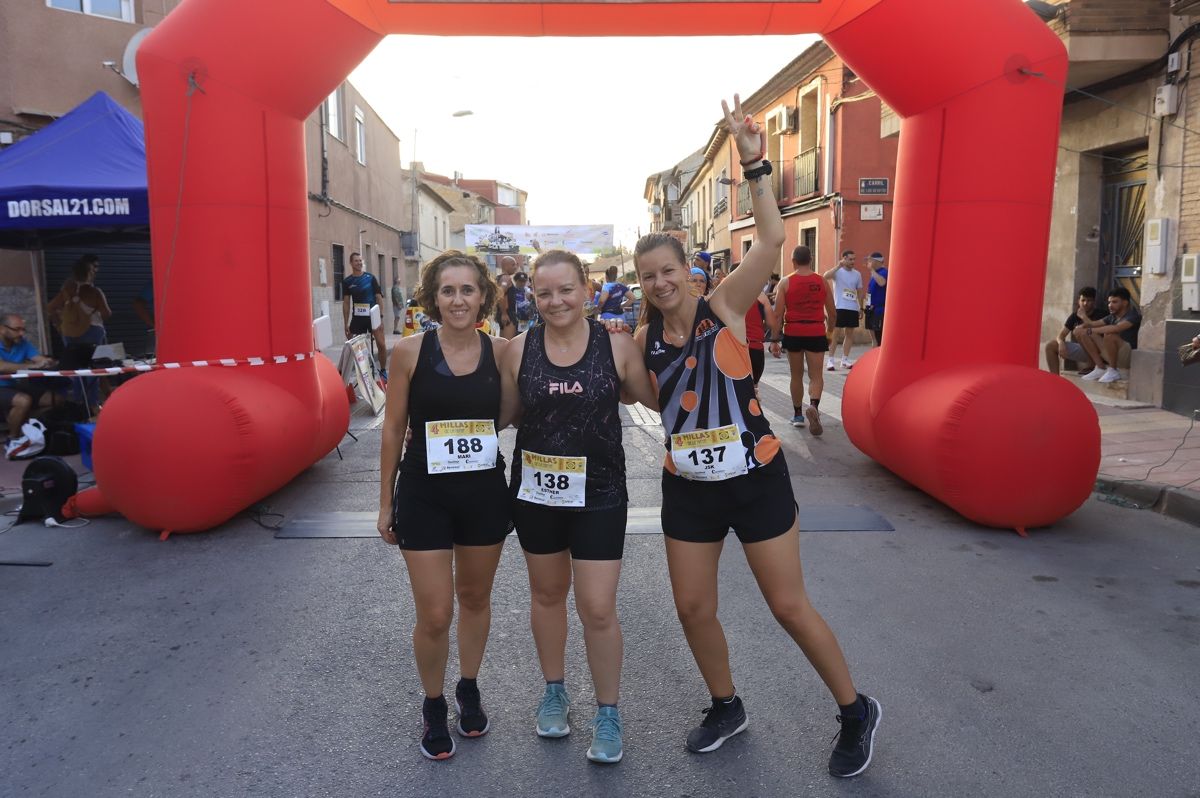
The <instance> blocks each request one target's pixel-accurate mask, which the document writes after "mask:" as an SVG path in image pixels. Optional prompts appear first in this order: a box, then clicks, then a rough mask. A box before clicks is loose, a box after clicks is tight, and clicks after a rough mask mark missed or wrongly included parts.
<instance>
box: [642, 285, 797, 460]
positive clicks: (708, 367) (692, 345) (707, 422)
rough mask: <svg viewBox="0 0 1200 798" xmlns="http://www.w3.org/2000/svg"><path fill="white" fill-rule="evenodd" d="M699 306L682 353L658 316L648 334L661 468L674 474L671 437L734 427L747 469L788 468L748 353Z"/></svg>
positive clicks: (709, 310) (706, 307) (705, 303)
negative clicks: (662, 448)
mask: <svg viewBox="0 0 1200 798" xmlns="http://www.w3.org/2000/svg"><path fill="white" fill-rule="evenodd" d="M697 303H698V305H697V308H696V321H695V327H694V329H693V332H692V335H691V336H689V337H688V340H687V341H686V342H685V343H684V345H683V347H682V348H681V347H676V346H672V345H671V344H669V343H667V342H665V341H664V340H663V320H662V316H660V315H657V314H656V315H655V317H654V319H653V320H652V321H651V322H650V326H649V329H648V330H647V335H646V356H645V357H646V367H647V368H648V369H650V372H651V374H650V376H651V377H652V378H653V382H654V383H655V391H656V392H657V393H658V406H659V408H660V413H661V414H662V422H663V428H664V430H665V431H666V433H667V439H666V441H665V443H666V447H667V456H666V458H665V460H664V462H663V467H664V468H666V470H667V471H669V472H670V473H672V474H675V473H678V471H677V466H676V463H675V461H674V458H673V457H672V451H671V450H672V448H673V447H672V436H675V435H679V434H682V433H692V432H698V431H702V430H717V429H719V428H728V427H734V428H735V429H734V430H731V432H732V433H733V434H734V435H735V436H736V440H737V441H738V442H740V444H741V448H742V449H743V450H744V455H745V466H746V470H753V469H756V468H764V467H771V468H772V469H774V468H776V467H783V468H786V465H785V464H784V459H783V456H782V455H780V454H779V447H780V444H779V439H778V438H776V437H775V435H774V433H772V432H771V425H770V424H769V423H768V422H767V419H766V418H765V417H764V416H763V412H762V407H761V406H760V405H759V403H758V399H757V397H756V394H755V392H754V381H753V379H752V378H751V376H750V352H749V350H747V348H746V345H745V344H743V343H742V342H740V341H738V340H737V338H735V337H734V335H733V333H732V332H730V331H729V328H728V327H726V326H725V323H724V322H722V321H721V320H720V319H719V318H717V314H715V313H713V311H712V308H711V307H709V304H708V300H706V299H703V298H701V299H699V300H697Z"/></svg>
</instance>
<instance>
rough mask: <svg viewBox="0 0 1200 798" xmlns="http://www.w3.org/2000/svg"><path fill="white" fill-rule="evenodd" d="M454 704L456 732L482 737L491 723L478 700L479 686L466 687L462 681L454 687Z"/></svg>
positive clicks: (467, 735)
mask: <svg viewBox="0 0 1200 798" xmlns="http://www.w3.org/2000/svg"><path fill="white" fill-rule="evenodd" d="M454 705H455V707H457V709H458V733H459V734H461V735H462V736H463V737H482V736H483V735H485V734H487V732H488V729H489V728H491V724H490V723H489V722H488V716H487V713H486V712H484V711H483V704H482V703H481V702H480V700H479V687H478V685H473V686H471V687H467V686H466V685H464V684H463V683H462V682H459V683H458V686H457V687H455V688H454Z"/></svg>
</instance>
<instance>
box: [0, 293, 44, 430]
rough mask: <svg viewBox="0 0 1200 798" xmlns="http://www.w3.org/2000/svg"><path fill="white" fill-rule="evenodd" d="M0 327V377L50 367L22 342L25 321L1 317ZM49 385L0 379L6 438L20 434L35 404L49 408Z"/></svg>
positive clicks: (13, 316)
mask: <svg viewBox="0 0 1200 798" xmlns="http://www.w3.org/2000/svg"><path fill="white" fill-rule="evenodd" d="M2 324H3V326H0V374H15V373H16V372H18V371H25V370H26V369H44V368H48V367H51V366H53V361H51V360H50V358H48V357H43V356H42V355H39V354H38V351H37V349H36V348H35V347H34V345H33V344H31V343H30V342H29V341H28V340H26V339H25V320H24V319H23V318H21V317H20V316H18V315H16V314H15V313H8V314H6V315H5V316H4V318H3V322H2ZM53 385H54V383H53V382H51V381H50V380H48V379H21V380H16V379H13V378H11V377H0V413H4V414H5V415H6V417H7V420H8V434H9V437H12V438H15V437H18V436H19V435H20V434H21V426H22V425H23V424H24V423H25V422H26V421H28V420H29V416H30V415H31V414H32V413H33V410H34V408H35V407H38V406H39V404H42V405H45V406H49V404H50V400H51V399H52V398H53V394H54V391H53V388H52V386H53Z"/></svg>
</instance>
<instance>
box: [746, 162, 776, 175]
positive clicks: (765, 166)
mask: <svg viewBox="0 0 1200 798" xmlns="http://www.w3.org/2000/svg"><path fill="white" fill-rule="evenodd" d="M774 171H775V169H774V168H773V167H772V166H771V162H770V161H763V162H762V165H761V166H757V167H755V168H754V169H746V170H743V171H742V177H744V178H746V179H747V180H757V179H758V178H760V177H762V176H763V175H769V174H771V173H772V172H774Z"/></svg>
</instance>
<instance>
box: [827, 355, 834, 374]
mask: <svg viewBox="0 0 1200 798" xmlns="http://www.w3.org/2000/svg"><path fill="white" fill-rule="evenodd" d="M825 370H826V371H833V358H831V357H827V358H825Z"/></svg>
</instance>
